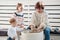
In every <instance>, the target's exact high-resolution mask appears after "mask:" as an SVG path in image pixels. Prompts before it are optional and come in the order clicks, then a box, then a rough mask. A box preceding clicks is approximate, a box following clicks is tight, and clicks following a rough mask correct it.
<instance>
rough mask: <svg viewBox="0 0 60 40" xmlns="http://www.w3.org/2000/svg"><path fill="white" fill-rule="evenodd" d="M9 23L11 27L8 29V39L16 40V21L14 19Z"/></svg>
mask: <svg viewBox="0 0 60 40" xmlns="http://www.w3.org/2000/svg"><path fill="white" fill-rule="evenodd" d="M9 23H10V24H11V27H10V28H9V29H8V39H7V40H15V39H16V36H17V32H16V20H15V19H14V18H12V19H10V21H9Z"/></svg>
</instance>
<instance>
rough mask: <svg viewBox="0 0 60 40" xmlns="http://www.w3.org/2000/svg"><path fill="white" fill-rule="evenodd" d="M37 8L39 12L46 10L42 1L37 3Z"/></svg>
mask: <svg viewBox="0 0 60 40" xmlns="http://www.w3.org/2000/svg"><path fill="white" fill-rule="evenodd" d="M35 10H36V11H37V12H42V11H43V10H44V5H43V4H42V2H37V3H36V5H35Z"/></svg>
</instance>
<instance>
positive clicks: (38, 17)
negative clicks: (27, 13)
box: [31, 12, 49, 27]
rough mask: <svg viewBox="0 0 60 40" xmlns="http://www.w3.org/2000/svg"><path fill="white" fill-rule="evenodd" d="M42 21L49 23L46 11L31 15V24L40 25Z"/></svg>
mask: <svg viewBox="0 0 60 40" xmlns="http://www.w3.org/2000/svg"><path fill="white" fill-rule="evenodd" d="M41 23H44V24H45V25H48V23H49V22H48V14H47V13H46V12H42V13H37V12H34V13H33V14H32V17H31V24H32V25H34V26H37V27H39V25H40V24H41Z"/></svg>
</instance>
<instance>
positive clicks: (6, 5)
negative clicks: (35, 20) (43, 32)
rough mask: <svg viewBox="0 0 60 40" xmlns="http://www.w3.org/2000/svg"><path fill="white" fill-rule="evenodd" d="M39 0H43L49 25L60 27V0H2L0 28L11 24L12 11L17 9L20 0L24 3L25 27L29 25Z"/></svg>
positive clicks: (0, 0) (0, 2)
mask: <svg viewBox="0 0 60 40" xmlns="http://www.w3.org/2000/svg"><path fill="white" fill-rule="evenodd" d="M37 1H43V3H44V5H45V11H46V12H47V13H48V20H49V22H50V23H49V25H51V26H53V27H60V0H0V28H8V27H9V26H10V24H9V22H8V20H9V19H10V17H11V15H12V13H13V12H15V11H16V4H17V3H18V2H20V3H22V4H23V5H24V6H23V7H24V10H23V12H24V23H25V27H28V25H29V22H30V17H31V14H32V12H34V5H35V3H36V2H37Z"/></svg>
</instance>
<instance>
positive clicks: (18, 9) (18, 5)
mask: <svg viewBox="0 0 60 40" xmlns="http://www.w3.org/2000/svg"><path fill="white" fill-rule="evenodd" d="M22 10H23V7H22V4H21V3H18V4H17V11H18V12H22Z"/></svg>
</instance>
